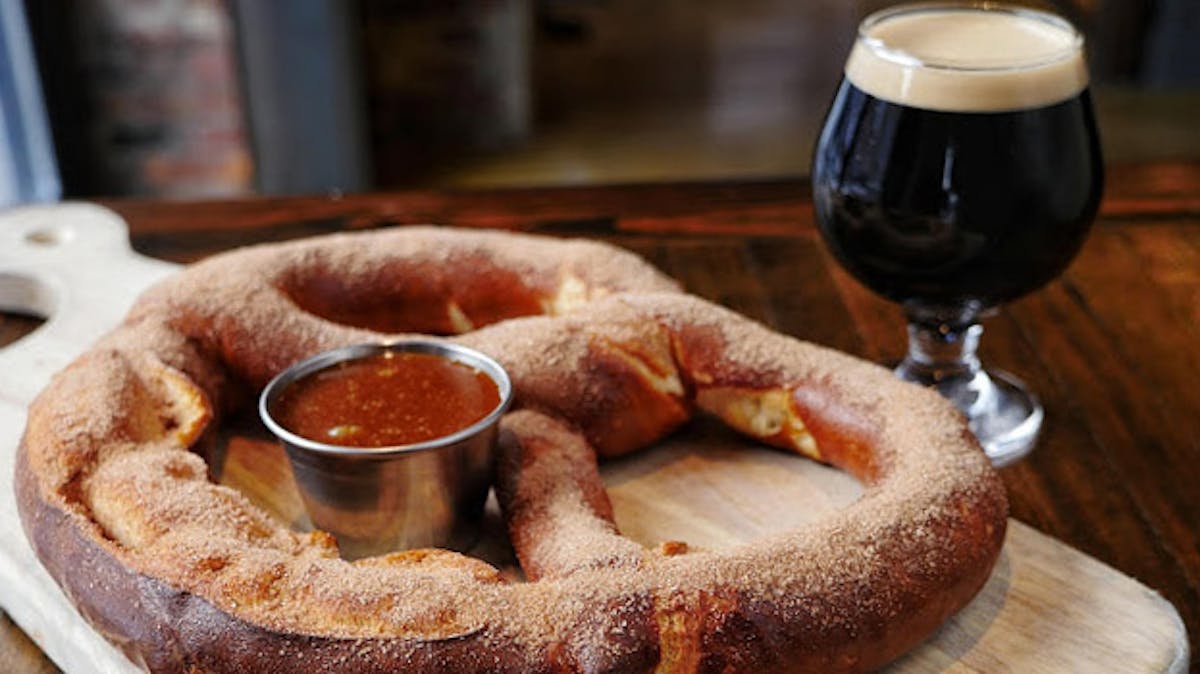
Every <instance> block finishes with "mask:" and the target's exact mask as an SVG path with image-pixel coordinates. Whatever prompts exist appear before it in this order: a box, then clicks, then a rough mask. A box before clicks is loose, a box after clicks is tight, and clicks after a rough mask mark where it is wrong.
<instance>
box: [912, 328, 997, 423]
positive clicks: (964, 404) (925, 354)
mask: <svg viewBox="0 0 1200 674" xmlns="http://www.w3.org/2000/svg"><path fill="white" fill-rule="evenodd" d="M982 334H983V326H982V325H980V324H979V322H978V321H976V320H971V321H968V322H965V323H959V324H955V323H951V322H938V321H923V320H914V319H913V318H912V317H910V319H909V323H908V354H907V355H906V356H905V357H904V360H903V361H902V362H901V363H900V365H899V366H897V367H896V374H897V375H898V376H899V377H900V378H901V379H904V380H907V381H911V382H914V383H917V384H921V385H924V386H932V387H934V388H936V389H937V390H938V392H940V393H941V394H942V395H943V396H945V397H947V398H949V399H950V400H951V401H953V402H954V404H955V405H957V406H958V408H959V409H960V410H962V412H963V414H965V415H967V417H968V418H970V419H974V418H976V417H978V416H980V415H981V414H983V413H985V412H987V411H988V410H989V409H990V408H991V407H994V405H995V386H994V384H993V382H992V380H991V378H990V377H989V376H988V374H987V372H986V371H984V369H983V367H982V366H981V365H980V364H979V357H978V356H977V355H976V350H977V349H978V347H979V337H980V335H982Z"/></svg>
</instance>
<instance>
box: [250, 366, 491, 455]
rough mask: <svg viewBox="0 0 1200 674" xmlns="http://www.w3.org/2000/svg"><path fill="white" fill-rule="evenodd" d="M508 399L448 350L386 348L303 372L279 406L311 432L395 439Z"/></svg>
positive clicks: (354, 441) (361, 441) (475, 417)
mask: <svg viewBox="0 0 1200 674" xmlns="http://www.w3.org/2000/svg"><path fill="white" fill-rule="evenodd" d="M499 404H500V391H499V388H498V387H497V386H496V383H495V382H494V381H492V379H491V378H490V377H488V376H487V375H486V374H484V373H483V372H481V371H479V370H476V369H475V368H473V367H471V366H469V365H465V364H463V363H459V362H456V361H453V360H450V359H448V358H444V357H442V356H437V355H432V354H426V353H406V352H385V353H381V354H378V355H373V356H369V357H366V358H358V359H354V360H346V361H341V362H339V363H336V364H334V365H331V366H330V367H328V368H325V369H323V370H318V371H316V372H314V373H312V374H309V375H307V376H305V377H303V378H301V379H298V380H296V381H295V382H293V383H292V384H291V385H289V386H288V387H287V388H286V389H284V390H283V391H282V392H281V393H280V394H279V398H278V400H277V401H276V403H275V405H274V409H273V410H272V416H274V417H275V419H276V420H278V422H279V424H280V425H282V426H283V427H284V428H286V429H288V430H289V431H291V432H293V433H295V434H296V435H300V436H303V437H305V438H308V439H309V440H315V441H317V442H323V443H326V444H331V445H341V446H344V447H393V446H396V445H409V444H413V443H417V442H425V441H426V440H433V439H436V438H441V437H444V436H447V435H450V434H452V433H455V432H457V431H460V430H462V429H464V428H466V427H468V426H470V425H471V424H474V423H475V422H477V421H479V420H480V419H483V418H484V417H486V416H487V415H488V414H490V413H491V412H492V411H493V410H495V409H496V407H497V405H499Z"/></svg>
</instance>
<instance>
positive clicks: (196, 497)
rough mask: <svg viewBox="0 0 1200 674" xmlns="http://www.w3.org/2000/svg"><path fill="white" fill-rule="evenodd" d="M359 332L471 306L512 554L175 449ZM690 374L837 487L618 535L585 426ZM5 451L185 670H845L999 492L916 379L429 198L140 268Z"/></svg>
mask: <svg viewBox="0 0 1200 674" xmlns="http://www.w3.org/2000/svg"><path fill="white" fill-rule="evenodd" d="M331 319H332V320H331ZM378 330H387V331H388V332H389V333H395V332H401V331H404V332H417V331H432V332H437V333H453V332H465V334H461V335H459V336H457V337H450V338H448V339H454V340H456V341H460V342H462V343H464V344H467V345H469V346H472V347H474V348H477V349H480V350H482V351H484V352H486V353H488V354H489V355H491V356H493V357H494V358H496V359H497V360H499V361H500V362H501V364H503V365H504V366H505V368H506V369H507V370H508V371H509V374H510V376H511V378H512V380H513V383H514V388H515V391H516V405H515V408H516V409H517V411H516V412H514V413H511V414H509V415H508V416H507V417H506V418H505V419H504V420H503V421H502V427H501V443H500V444H501V447H500V449H501V456H500V460H499V468H498V470H497V494H498V496H499V498H500V500H501V505H502V508H503V510H504V515H505V519H506V524H507V526H508V527H509V529H510V537H511V539H512V541H513V544H514V547H515V549H516V551H517V554H518V557H519V558H520V561H521V563H522V568H523V569H524V570H525V572H526V574H527V575H528V576H529V577H530V578H531V582H526V583H511V582H506V581H505V580H504V579H503V578H502V577H501V576H500V574H499V573H498V572H497V570H496V569H494V568H492V567H491V566H489V565H487V564H486V563H484V562H481V561H479V560H475V559H472V558H470V557H466V556H463V555H459V554H457V553H453V552H449V551H441V550H421V551H408V552H404V553H398V554H393V555H386V556H382V557H376V558H370V559H365V560H358V561H356V562H348V561H345V560H342V559H341V558H340V557H339V556H338V554H337V548H336V544H335V543H334V542H333V541H332V539H331V538H330V537H329V536H328V535H325V534H323V533H321V532H312V533H298V532H294V531H292V530H290V529H288V528H286V526H283V525H281V524H280V523H279V522H277V521H275V520H274V519H272V517H271V516H270V515H268V514H267V513H265V512H263V511H262V510H260V509H259V508H257V507H256V506H255V505H254V504H253V503H251V502H250V501H249V499H247V498H246V497H245V496H243V495H242V494H241V493H239V492H237V491H236V490H233V489H230V488H228V487H224V486H221V485H217V484H214V483H212V482H211V481H210V480H209V479H208V477H207V471H206V467H205V465H204V462H203V460H202V459H200V458H199V457H198V456H197V455H196V454H194V453H192V452H191V451H189V448H191V447H192V446H193V445H194V444H195V443H196V442H197V441H198V440H199V439H200V437H201V436H202V434H203V433H204V432H205V429H207V428H209V427H210V426H212V425H213V423H215V422H214V421H213V420H214V419H219V418H220V417H221V416H222V414H223V412H225V411H227V410H229V409H230V408H231V407H233V406H236V405H239V404H242V403H244V402H245V400H247V399H248V397H249V396H252V395H253V394H254V392H255V391H256V390H257V389H258V387H260V386H262V385H263V384H264V383H265V382H266V381H267V380H268V379H269V378H270V377H272V376H273V375H274V374H275V373H277V372H278V371H280V370H281V369H283V368H285V367H286V366H287V365H289V364H290V363H292V362H294V361H296V360H298V359H300V358H303V357H306V356H309V355H312V354H313V353H316V352H318V351H321V350H325V349H329V348H334V347H338V346H343V345H346V344H350V343H355V342H362V341H372V340H377V339H379V338H380V337H381V334H380V333H379V332H378ZM703 401H717V402H710V403H704V402H703ZM698 402H699V403H700V404H702V405H706V406H707V409H708V411H709V412H711V413H713V414H716V415H718V416H720V417H721V418H724V419H726V420H727V421H728V422H729V423H730V424H731V425H733V426H734V427H735V428H738V429H739V430H741V431H743V432H747V433H750V434H752V435H755V436H756V437H759V438H760V439H762V440H764V441H767V442H770V443H772V444H776V445H779V446H781V447H783V448H785V449H789V450H792V451H797V452H801V453H804V454H806V455H815V456H817V457H819V458H820V459H821V460H823V461H826V462H829V463H831V464H833V465H836V466H839V467H841V468H843V469H845V470H847V471H849V472H851V473H852V474H854V475H856V476H857V477H859V478H860V479H861V480H862V481H863V482H864V484H865V492H864V494H863V496H862V498H860V499H859V500H858V501H857V502H855V503H854V504H852V505H850V506H849V507H847V508H845V509H843V510H841V511H838V512H837V513H835V514H833V515H832V516H830V517H827V518H824V519H822V520H820V521H817V522H814V523H811V524H809V525H806V526H804V527H802V528H800V529H797V530H794V531H790V532H787V533H784V534H781V535H777V536H773V537H770V538H767V539H765V540H760V541H756V542H754V543H751V544H748V545H745V546H743V547H741V548H738V549H735V550H732V551H728V552H722V553H716V552H708V551H702V550H689V549H688V548H687V546H686V545H684V544H682V543H674V544H672V545H670V546H664V547H663V548H661V549H657V550H648V549H643V548H641V546H639V545H637V544H635V543H633V542H632V541H630V540H628V539H625V538H624V537H622V536H620V534H619V532H617V530H616V527H615V525H614V524H613V521H612V509H611V506H610V504H609V502H608V497H607V495H606V493H605V492H604V487H603V484H602V483H601V482H600V477H599V471H598V470H597V467H596V454H597V452H599V453H600V454H602V455H616V454H620V453H623V452H627V451H632V450H635V449H638V448H641V447H644V446H646V445H647V444H650V443H652V442H654V441H655V440H657V439H659V438H661V437H663V436H664V435H666V434H667V433H669V432H671V431H672V430H673V429H674V428H676V427H677V426H678V425H680V424H681V423H683V422H684V421H686V420H687V419H688V418H689V417H690V416H692V415H693V414H694V413H695V412H696V407H697V404H698ZM781 429H787V432H784V431H783V430H781ZM593 448H595V449H593ZM16 478H17V479H16V485H17V492H18V493H17V497H18V505H19V508H20V514H21V517H22V521H23V523H24V526H25V529H26V534H27V536H28V537H29V539H30V540H31V542H32V543H33V546H34V549H35V550H36V551H37V553H38V555H39V557H40V558H41V560H42V562H43V564H44V565H45V566H46V568H47V569H48V570H49V571H50V573H51V575H52V576H53V577H54V578H55V579H56V581H57V582H58V583H59V584H60V585H61V586H62V587H63V588H64V590H65V591H66V593H67V595H68V596H69V597H71V599H72V601H73V602H74V603H75V604H76V606H77V607H78V608H79V610H80V611H81V613H83V615H84V616H86V617H87V618H88V619H89V620H90V621H91V622H92V624H93V625H95V627H96V628H97V629H98V630H99V631H100V632H102V633H103V634H105V636H107V637H108V638H110V639H111V640H112V641H113V642H114V643H116V644H117V645H118V646H119V647H121V648H122V649H123V650H124V651H125V652H126V653H127V654H129V655H130V657H131V659H133V660H134V661H135V662H138V663H141V664H142V665H144V666H146V667H147V668H149V669H152V670H155V671H180V672H182V671H214V672H234V671H237V672H245V671H299V670H304V671H313V670H331V671H333V670H336V671H385V670H387V671H472V672H476V671H478V672H484V671H486V672H538V671H622V672H625V671H651V670H655V669H656V668H658V670H659V671H679V672H683V671H688V672H690V671H746V672H751V671H861V670H865V669H871V668H875V667H878V666H880V665H882V664H884V663H886V662H887V661H889V660H891V659H893V658H895V657H896V656H898V655H899V654H901V653H903V652H904V651H906V650H907V649H909V648H911V647H912V646H914V645H915V644H916V643H918V642H919V641H920V640H922V639H924V638H925V637H926V636H928V635H929V634H930V633H931V632H932V631H933V630H935V629H936V628H937V626H938V625H940V624H941V623H942V622H943V621H944V620H945V619H946V618H947V617H949V616H950V615H952V614H953V613H954V612H955V611H957V610H958V609H959V608H961V607H962V606H963V605H964V604H965V603H966V602H967V601H969V600H970V598H971V597H972V596H974V594H975V593H976V592H977V591H978V589H979V588H980V587H981V586H982V585H983V583H984V581H985V580H986V579H987V577H988V575H989V573H990V570H991V567H992V565H993V563H994V562H995V560H996V557H997V556H998V554H999V551H1000V547H1001V544H1002V542H1003V537H1004V527H1005V518H1006V514H1007V504H1006V501H1005V497H1004V492H1003V488H1002V486H1001V484H1000V482H999V480H998V478H997V477H996V475H995V473H994V472H993V471H992V469H991V467H990V465H989V464H988V462H987V460H986V458H985V457H984V456H983V454H982V452H981V451H980V450H979V448H978V446H977V444H976V443H975V441H974V439H973V438H972V437H971V435H970V433H969V432H968V430H967V428H966V426H965V423H964V421H963V420H962V418H961V417H960V416H959V415H958V413H957V412H956V411H955V410H954V409H953V408H952V407H951V406H950V405H949V403H947V402H945V401H944V400H942V399H941V398H940V397H938V396H937V395H936V394H935V393H933V392H931V391H926V390H923V389H920V388H917V387H914V386H911V385H909V384H905V383H903V382H900V381H898V380H896V379H895V378H894V377H892V376H891V374H890V373H889V372H887V371H886V370H884V369H882V368H879V367H877V366H875V365H871V364H869V363H866V362H863V361H861V360H858V359H855V358H852V357H850V356H847V355H844V354H841V353H838V352H835V351H831V350H828V349H824V348H821V347H818V346H814V345H811V344H807V343H803V342H800V341H797V340H794V339H791V338H789V337H786V336H783V335H779V334H777V333H774V332H772V331H770V330H769V329H767V328H765V327H764V326H762V325H759V324H757V323H754V322H752V321H749V320H748V319H746V318H744V317H741V316H739V315H737V314H735V313H733V312H730V311H728V310H726V309H723V308H720V307H717V306H715V305H712V304H710V303H707V302H705V301H703V300H700V299H698V298H695V297H691V296H688V295H685V294H682V293H680V292H678V288H677V286H676V285H675V284H674V282H673V281H671V280H670V279H667V278H666V277H664V276H662V275H661V274H659V273H658V272H656V271H655V270H653V269H652V268H651V267H649V266H648V265H647V264H645V263H644V262H642V261H641V260H639V259H638V258H636V257H634V256H632V255H630V254H629V253H626V252H623V251H619V250H617V249H614V248H612V247H609V246H605V245H602V244H597V243H590V242H573V241H555V240H549V239H542V238H538V237H530V236H521V235H513V234H501V233H492V232H466V231H458V230H450V229H436V228H406V229H396V230H390V231H385V232H376V233H369V234H356V235H338V236H332V237H322V238H318V239H312V240H306V241H301V242H294V243H288V244H278V245H270V246H260V247H255V248H249V249H244V250H241V251H237V252H234V253H229V254H226V255H222V256H217V257H214V258H212V259H210V260H208V261H206V262H203V263H200V264H198V265H195V266H193V267H192V268H190V269H188V270H186V271H184V272H182V273H180V274H179V275H177V276H175V277H173V278H171V279H168V280H167V281H165V282H163V283H162V284H160V285H158V286H156V287H155V288H152V289H151V290H150V291H148V292H147V293H146V294H145V295H144V296H143V297H142V299H141V300H140V301H139V302H138V303H137V304H136V305H135V307H134V308H133V309H132V310H131V312H130V314H129V316H128V317H127V319H126V320H125V322H124V323H123V324H122V325H120V326H119V327H118V328H116V329H115V330H114V331H113V332H112V333H110V334H109V335H107V336H106V337H105V338H103V339H102V340H101V341H100V342H99V343H98V344H97V345H95V346H94V347H93V348H92V349H91V350H90V351H88V352H87V353H85V354H84V355H83V356H81V357H80V358H79V359H78V360H76V361H75V362H74V363H72V364H71V365H70V366H69V367H68V368H67V369H66V370H64V371H63V372H61V373H59V374H58V375H56V377H55V378H54V380H53V381H52V382H51V384H50V385H49V386H48V387H47V389H46V390H45V391H44V392H43V393H42V394H41V395H40V396H39V397H38V398H37V400H36V401H35V402H34V403H33V405H32V406H31V408H30V412H29V420H28V426H27V428H26V432H25V436H24V439H23V441H22V444H21V448H20V451H19V455H18V461H17V475H16Z"/></svg>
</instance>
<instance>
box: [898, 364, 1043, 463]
mask: <svg viewBox="0 0 1200 674" xmlns="http://www.w3.org/2000/svg"><path fill="white" fill-rule="evenodd" d="M895 371H896V374H897V375H898V376H899V377H900V378H901V379H905V380H907V381H911V382H914V383H917V384H921V385H923V386H932V387H933V388H935V389H937V391H938V393H941V394H942V396H944V397H945V398H947V399H948V400H950V402H952V403H954V404H955V406H956V407H958V409H959V410H960V411H961V412H962V413H963V414H964V415H965V416H966V417H967V421H968V422H969V424H970V427H971V432H972V433H974V434H975V437H976V438H977V439H978V440H979V444H980V445H982V446H983V451H984V453H986V454H987V456H988V458H989V459H991V461H992V465H993V466H995V467H997V468H1000V467H1002V466H1006V465H1008V464H1010V463H1012V462H1013V461H1016V460H1017V459H1020V458H1021V457H1023V456H1025V455H1026V454H1028V453H1029V452H1030V450H1032V449H1033V446H1034V445H1035V444H1036V443H1037V438H1038V433H1039V432H1040V431H1041V428H1042V420H1043V419H1044V418H1045V411H1044V409H1043V408H1042V404H1041V402H1040V401H1039V400H1038V399H1037V396H1035V395H1034V394H1033V393H1031V392H1029V390H1028V389H1027V388H1026V387H1025V384H1024V383H1022V382H1021V380H1020V379H1017V378H1016V377H1014V376H1013V375H1011V374H1009V373H1007V372H1004V371H1003V370H985V369H983V368H978V369H973V371H969V372H967V373H955V374H954V375H951V376H947V373H946V372H944V371H939V370H929V369H927V368H924V367H921V366H914V364H913V363H912V362H911V361H905V362H903V363H901V364H900V365H899V367H897V368H896V370H895ZM956 375H957V376H956Z"/></svg>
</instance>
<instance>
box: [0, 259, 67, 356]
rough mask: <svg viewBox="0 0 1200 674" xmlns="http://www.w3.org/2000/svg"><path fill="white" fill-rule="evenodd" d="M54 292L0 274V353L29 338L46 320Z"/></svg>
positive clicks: (32, 280)
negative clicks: (9, 346)
mask: <svg viewBox="0 0 1200 674" xmlns="http://www.w3.org/2000/svg"><path fill="white" fill-rule="evenodd" d="M53 306H54V292H53V291H52V290H51V289H50V287H49V286H47V285H46V284H44V283H42V282H41V281H39V280H37V279H35V278H33V277H30V276H25V275H24V274H16V273H10V272H3V271H0V349H3V348H4V347H6V346H8V345H10V344H13V343H14V342H16V341H17V340H20V339H24V338H25V337H28V336H29V335H31V334H33V332H34V331H36V330H37V329H38V328H39V327H41V326H42V324H44V323H45V322H46V319H47V318H49V317H50V313H51V310H52V308H53Z"/></svg>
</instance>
